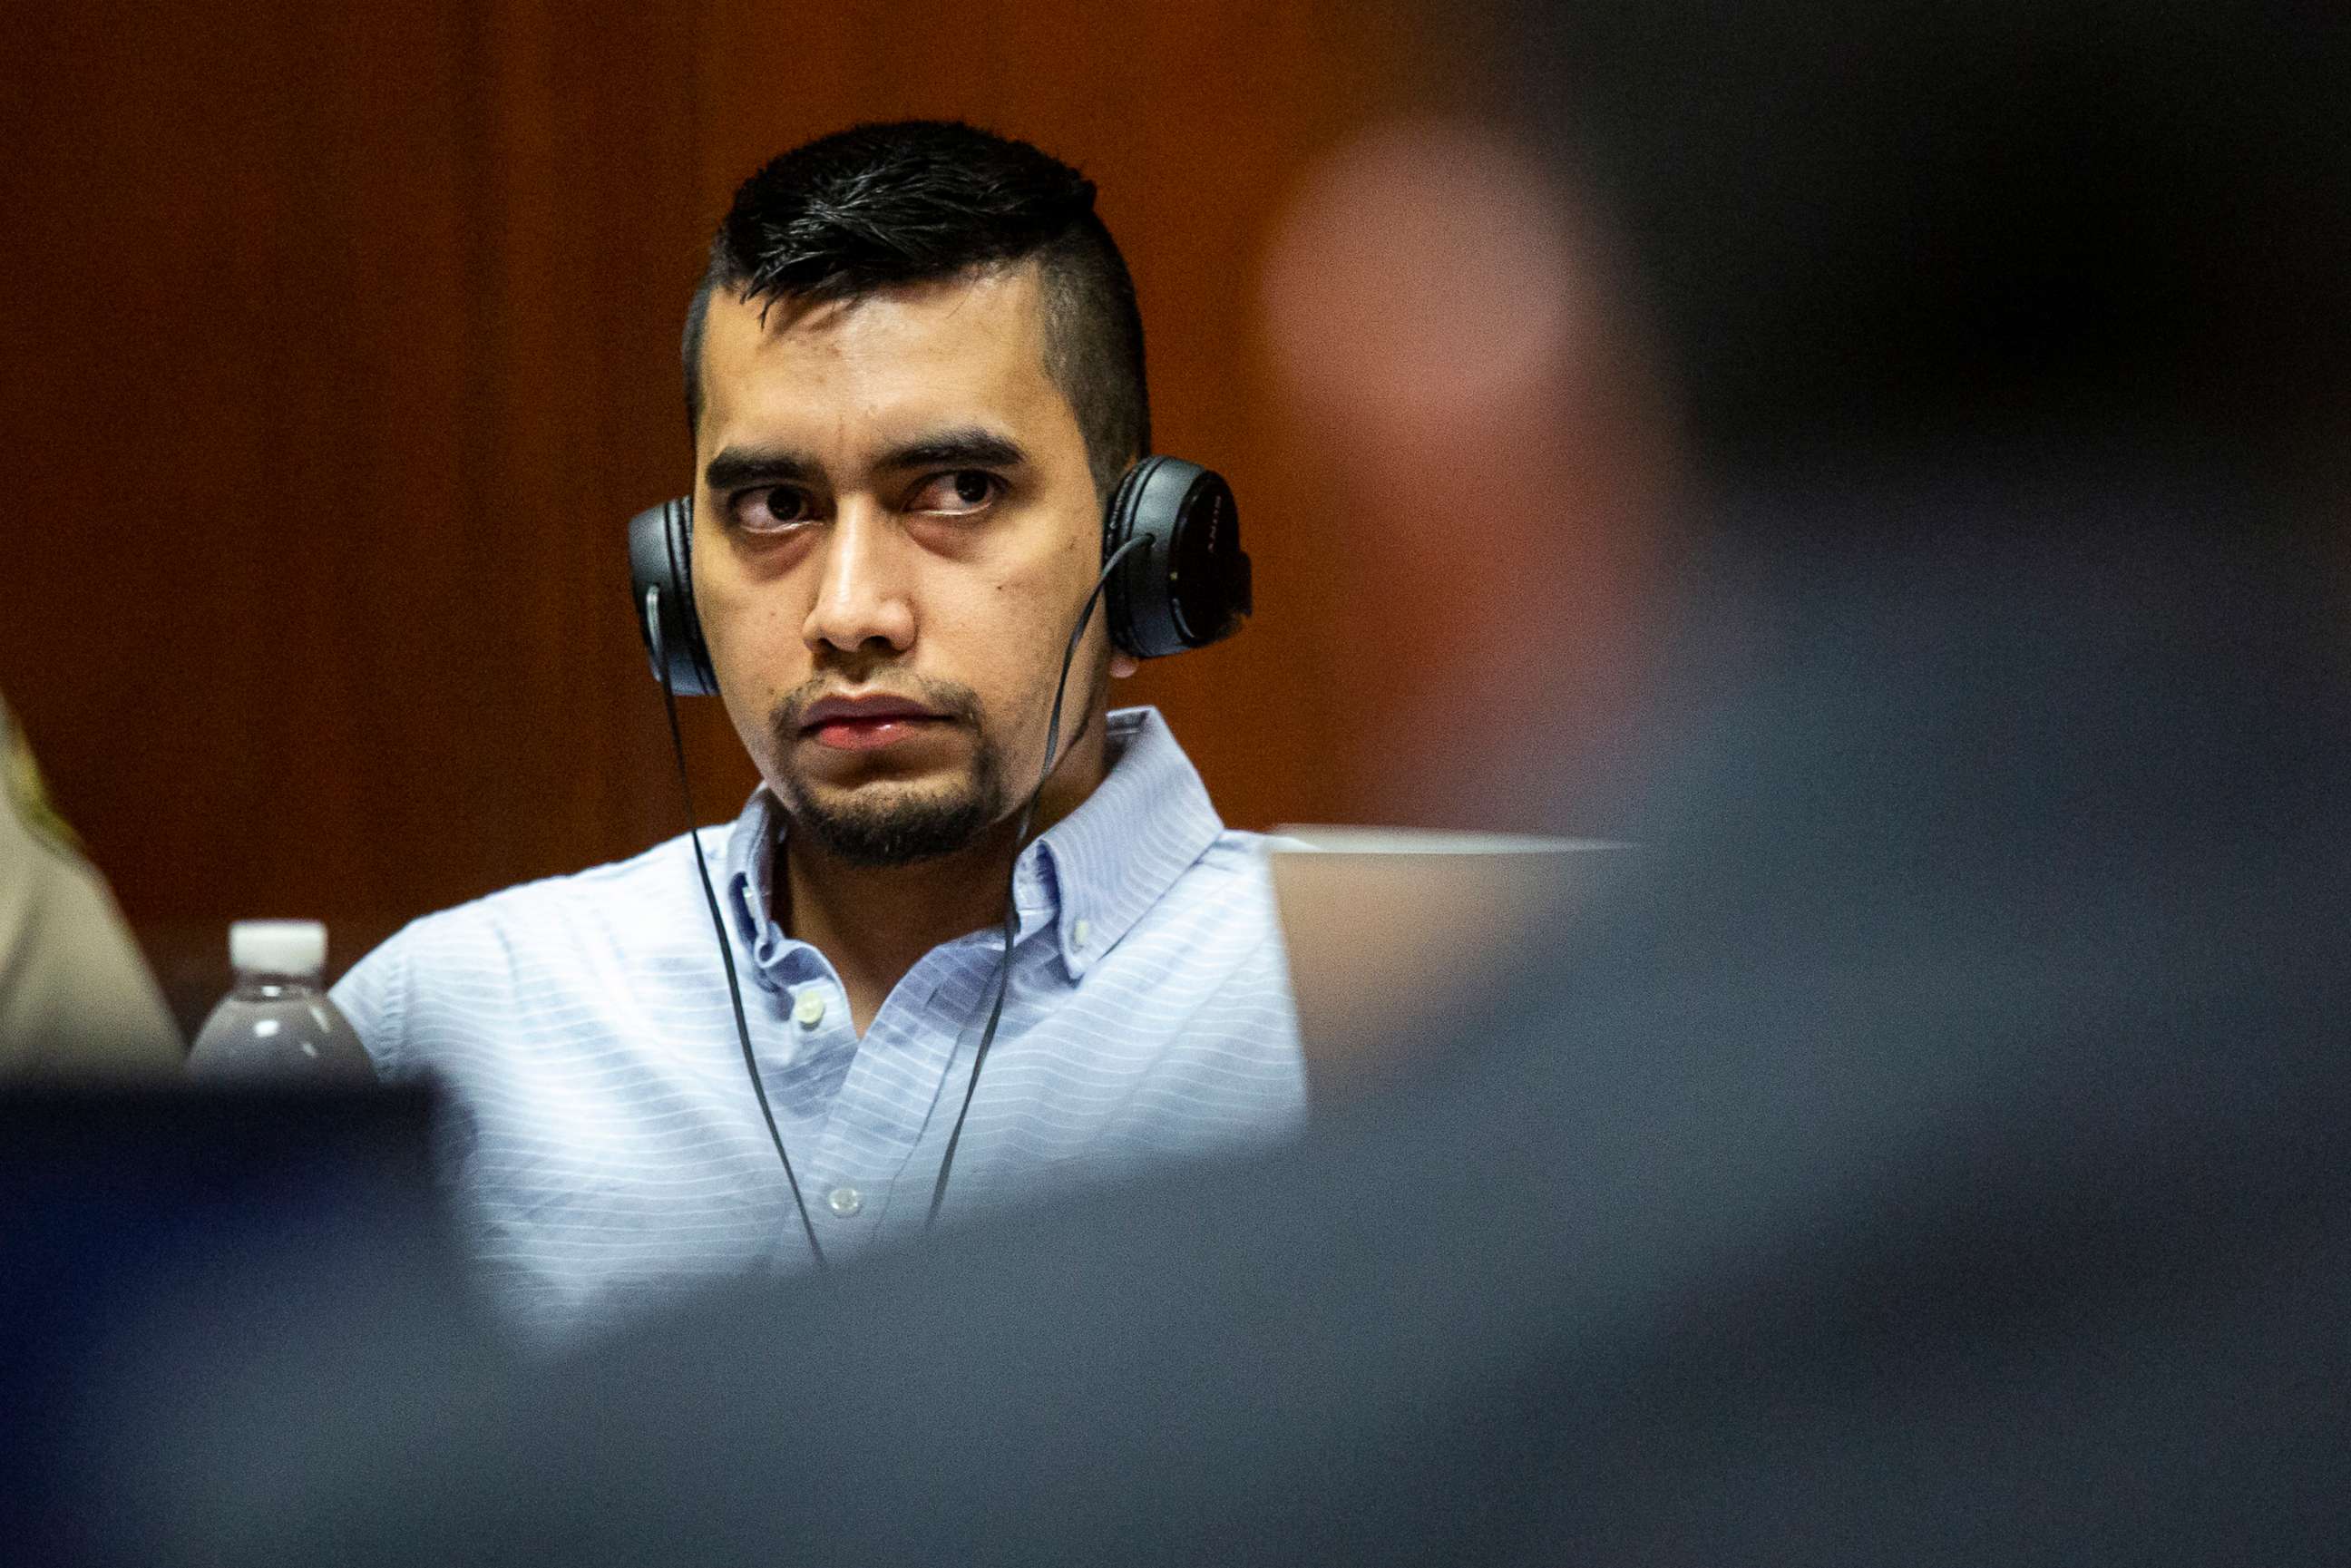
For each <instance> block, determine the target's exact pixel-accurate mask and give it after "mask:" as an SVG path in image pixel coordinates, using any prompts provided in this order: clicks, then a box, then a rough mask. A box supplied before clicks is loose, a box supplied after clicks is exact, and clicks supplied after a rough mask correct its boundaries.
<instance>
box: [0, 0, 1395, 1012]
mask: <svg viewBox="0 0 2351 1568" xmlns="http://www.w3.org/2000/svg"><path fill="white" fill-rule="evenodd" d="M1399 16H1400V13H1394V12H1388V11H1383V10H1380V9H1378V8H1370V9H1367V8H1366V7H1364V6H1363V5H1346V6H1336V5H1309V6H1303V7H1294V6H1293V7H1274V6H1265V5H1256V4H1247V3H1242V0H1199V3H1195V4H1187V5H1181V6H1148V7H1143V6H1138V7H1134V8H1132V9H1131V10H1128V11H1126V12H1124V13H1123V14H1110V13H1108V12H1106V11H1105V10H1104V9H1103V8H1098V7H1096V6H1093V5H1087V4H1082V3H1080V0H1009V3H989V0H960V3H953V4H950V3H945V0H933V3H911V4H902V5H889V6H872V7H842V6H833V5H827V6H812V5H811V6H788V5H772V4H756V3H753V0H694V3H685V4H678V5H638V4H618V3H613V0H601V3H591V4H563V5H558V4H555V3H554V0H395V3H384V0H378V3H376V4H371V5H350V6H342V5H328V6H320V5H308V4H296V3H294V0H193V3H186V0H183V3H182V4H176V5H151V4H145V3H143V0H141V3H132V4H117V5H108V4H103V3H96V0H74V3H71V4H37V5H16V6H12V7H11V22H10V31H11V33H12V34H13V35H14V42H13V43H12V46H11V48H10V53H11V55H12V57H13V58H12V60H11V63H10V65H9V67H8V75H9V77H10V91H9V92H8V93H7V94H5V95H0V146H5V147H6V148H7V149H8V152H7V155H6V156H5V158H0V211H5V232H6V235H7V245H6V254H7V256H8V264H7V265H8V287H6V289H5V293H0V331H4V332H5V340H0V375H4V376H5V380H0V431H5V441H0V505H5V508H6V522H5V528H6V539H7V548H6V550H5V555H0V563H5V564H0V572H5V588H0V690H5V692H6V694H7V696H8V700H9V701H10V702H11V703H12V704H13V705H14V706H16V710H17V712H18V714H19V716H20V717H21V718H22V720H23V721H24V724H25V726H26V729H27V731H28V732H29V734H30V735H31V737H32V738H33V740H34V742H35V744H36V747H37V750H38V753H39V755H40V758H41V760H42V762H43V764H44V766H45V768H47V773H48V775H49V778H50V782H51V784H52V787H53V789H54V791H55V793H56V794H57V797H58V800H59V801H60V803H61V805H62V806H63V808H64V809H65V810H66V811H67V813H68V816H69V817H70V818H71V819H72V820H73V821H75V822H76V824H77V825H78V827H79V828H80V829H81V831H82V832H83V833H84V835H85V837H86V838H87V840H88V841H89V844H90V846H91V849H92V852H93V854H94V855H95V857H96V858H97V860H98V861H99V863H100V864H101V866H102V867H103V869H104V870H105V871H106V872H107V873H109V875H110V876H111V877H112V879H113V881H114V883H115V885H116V888H117V890H118V892H119V894H120V897H121V899H122V902H123V904H124V905H125V906H126V908H127V909H128V911H129V912H130V913H131V915H132V917H133V919H134V921H135V922H136V923H137V924H138V925H139V927H140V929H141V934H142V936H145V937H146V939H147V940H148V943H149V946H150V948H151V951H152V952H153V953H154V954H155V956H157V959H158V962H159V965H160V967H162V968H163V970H164V971H165V977H166V981H167V985H168V986H170V987H171V988H172V989H173V991H174V993H175V1000H178V1001H180V1002H181V1004H182V1006H183V1010H185V1009H186V1008H188V1007H190V1006H193V1005H197V1004H199V1003H200V1002H201V999H202V998H203V996H204V994H205V993H206V992H208V991H209V990H210V989H211V988H213V986H214V985H215V984H216V983H217V980H218V977H219V973H220V970H221V969H222V967H223V966H221V965H220V963H219V961H218V958H217V956H216V955H217V954H218V952H219V946H220V944H221V940H222V938H221V936H220V932H221V928H222V925H223V924H224V923H225V922H226V921H227V920H229V919H231V918H233V917H235V916H239V915H264V914H272V915H274V914H315V915H319V916H322V917H324V918H326V919H328V920H329V921H330V922H332V923H333V925H334V927H335V935H336V942H337V946H338V952H337V954H336V956H337V958H338V960H348V959H349V958H350V957H352V956H356V954H357V952H358V951H359V950H360V948H361V947H363V946H365V945H366V944H368V943H370V942H371V941H372V940H374V939H376V938H377V937H379V936H381V935H383V934H385V933H386V932H388V931H389V930H390V929H392V927H393V926H395V925H397V924H398V923H400V922H401V921H402V920H405V919H407V918H409V917H412V916H413V915H417V914H421V913H423V912H425V911H427V910H430V909H434V908H436V907H440V906H442V905H445V904H452V903H455V902H457V901H460V900H463V899H465V898H469V897H471V896H474V895H475V894H480V893H483V892H486V891H487V890H489V889H492V888H496V887H498V886H501V885H504V884H506V883H512V882H516V881H518V880H521V879H525V878H529V877H535V876H540V875H545V874H548V873H556V872H560V871H564V870H569V869H572V868H576V867H579V866H582V865H586V864H590V863H591V862H597V861H601V860H605V859H609V858H611V857H613V856H617V855H622V854H625V853H628V852H633V851H634V850H636V849H638V848H640V847H642V846H643V845H644V844H646V843H648V842H650V841H653V840H655V839H657V838H660V837H663V836H665V835H667V834H669V833H670V832H673V831H675V829H676V827H677V825H678V823H679V806H678V800H677V787H676V780H675V779H674V775H673V773H672V770H671V767H670V764H669V760H668V758H667V756H666V744H667V743H666V739H665V737H664V732H663V728H662V720H661V716H660V707H659V696H658V694H657V692H656V690H655V688H654V687H653V685H652V683H651V682H650V681H649V680H648V679H647V678H646V676H645V673H644V667H643V657H642V654H641V653H640V652H639V649H638V646H637V643H636V639H635V635H634V632H633V631H632V623H631V622H630V620H629V619H628V615H627V612H626V610H625V609H624V602H623V601H624V600H625V597H626V594H625V583H626V573H625V568H624V566H623V562H622V529H621V525H622V521H623V520H624V519H625V518H626V517H627V516H628V515H629V514H630V513H631V512H632V511H633V510H635V509H636V508H637V507H641V506H643V505H645V504H648V503H650V502H651V501H653V500H655V499H658V498H659V497H662V496H664V495H667V494H670V493H672V492H674V491H675V490H677V489H679V488H680V487H681V486H683V484H684V480H685V477H686V464H687V456H688V452H687V446H686V441H685V435H684V420H683V415H682V413H681V409H680V399H679V390H678V381H677V369H676V338H677V330H678V325H679V320H680V316H681V313H682V309H683V306H684V298H685V296H686V294H687V292H688V290H689V288H690V287H691V286H692V283H693V281H694V279H695V276H696V275H697V272H698V270H699V267H700V262H701V256H702V247H703V245H704V243H705V238H706V236H707V234H708V232H709V230H710V228H711V226H712V225H713V224H714V223H715V222H716V218H717V216H718V214H720V213H721V212H722V211H723V210H724V208H725V204H726V199H727V196H728V194H729V193H730V192H731V191H732V189H733V187H734V185H735V183H737V181H738V180H739V179H741V178H742V176H743V175H745V174H746V173H747V172H749V171H750V170H751V169H752V168H753V167H755V166H756V165H757V164H758V162H761V161H762V160H763V159H764V158H766V157H767V156H768V155H769V154H771V153H773V152H777V151H779V150H781V149H782V148H784V147H786V146H788V145H790V144H792V143H793V142H796V141H800V140H803V139H805V138H807V137H809V136H811V135H814V134H817V133H820V132H821V131H827V130H831V129H833V128H836V127H838V126H840V125H841V124H844V123H848V122H850V121H852V120H860V119H872V118H881V117H893V116H899V115H905V114H925V115H944V116H959V117H964V118H968V119H971V120H976V121H978V122H980V123H983V124H987V125H989V126H992V127H995V128H998V129H1001V130H1005V131H1011V132H1013V133H1016V134H1019V135H1023V136H1026V137H1029V139H1031V140H1034V141H1038V142H1040V144H1041V145H1043V146H1045V147H1047V148H1048V149H1049V150H1051V151H1053V152H1057V153H1059V154H1060V155H1061V156H1063V157H1065V158H1067V159H1069V160H1071V161H1072V162H1076V163H1078V164H1080V165H1081V167H1083V168H1085V169H1086V170H1087V171H1088V172H1090V173H1091V174H1092V175H1093V176H1094V177H1095V179H1096V180H1097V181H1098V182H1099V183H1100V184H1101V187H1102V207H1103V211H1104V213H1105V215H1106V216H1107V218H1108V219H1109V221H1110V223H1111V225H1112V227H1113V231H1114V232H1116V233H1117V234H1118V235H1120V236H1121V239H1122V241H1123V244H1124V246H1125V247H1126V248H1127V250H1128V253H1129V256H1130V258H1131V261H1132V263H1133V266H1134V271H1135V273H1136V276H1137V279H1138V282H1139V284H1140V287H1141V289H1142V293H1143V298H1144V312H1145V317H1146V320H1147V323H1148V328H1149V330H1150V333H1151V355H1152V368H1153V383H1154V393H1155V414H1156V420H1157V428H1158V435H1159V444H1160V445H1161V447H1162V448H1163V449H1164V450H1167V451H1173V452H1177V453H1181V454H1184V455H1191V456H1195V457H1196V458H1198V459H1200V460H1203V461H1206V462H1209V463H1211V464H1214V465H1217V466H1219V467H1222V468H1223V469H1224V470H1225V471H1226V472H1227V473H1228V474H1229V475H1230V476H1232V478H1233V479H1234V481H1235V483H1236V485H1237V486H1238V490H1239V493H1240V495H1241V497H1242V501H1243V517H1244V520H1245V533H1246V537H1247V538H1248V540H1249V544H1250V547H1251V549H1252V550H1253V552H1254V554H1255V556H1256V559H1257V567H1258V580H1259V602H1260V606H1261V614H1260V616H1259V620H1258V622H1257V623H1256V624H1255V625H1254V626H1253V628H1252V629H1251V630H1250V631H1249V633H1248V634H1247V635H1246V636H1244V637H1243V638H1241V639H1240V640H1239V641H1238V642H1237V643H1232V644H1229V645H1228V646H1226V647H1224V648H1220V649H1217V650H1212V651H1209V652H1207V653H1200V654H1195V655H1191V656H1188V657H1186V658H1184V659H1180V660H1175V661H1170V662H1167V663H1165V664H1162V665H1158V666H1155V667H1154V668H1152V669H1150V670H1149V671H1147V672H1146V674H1144V676H1142V677H1140V678H1138V680H1137V681H1135V682H1134V683H1132V684H1131V685H1130V686H1129V688H1128V690H1129V692H1130V693H1131V694H1132V695H1133V696H1134V697H1135V698H1137V699H1140V700H1147V701H1153V702H1156V703H1158V704H1159V705H1161V706H1163V707H1164V708H1165V710H1166V711H1167V712H1168V713H1169V715H1170V716H1171V717H1172V719H1173V721H1174V723H1175V727H1176V729H1177V731H1178V733H1179V734H1180V735H1181V736H1182V737H1184V739H1185V741H1186V744H1187V745H1188V746H1189V747H1191V749H1192V751H1193V754H1194V756H1195V757H1196V758H1197V759H1198V761H1199V763H1200V765H1201V767H1202V769H1203V771H1204V772H1205V773H1206V774H1207V779H1208V780H1209V783H1210V785H1211V787H1212V788H1213V789H1214V790H1215V792H1216V794H1217V799H1218V800H1219V801H1220V802H1221V803H1222V805H1223V807H1224V809H1225V810H1226V813H1227V815H1228V819H1229V820H1231V821H1234V822H1236V823H1238V824H1241V825H1248V826H1261V825H1264V824H1267V823H1270V822H1271V821H1279V820H1283V819H1298V820H1347V819H1349V818H1350V817H1351V816H1353V814H1354V813H1355V811H1356V810H1357V806H1358V803H1359V801H1360V800H1362V799H1364V796H1363V795H1362V793H1361V785H1362V781H1363V779H1364V776H1365V775H1364V768H1365V767H1366V766H1369V765H1370V764H1369V763H1368V762H1367V761H1366V759H1365V758H1364V755H1363V754H1362V753H1361V752H1359V751H1358V750H1357V749H1356V747H1354V746H1353V743H1352V742H1351V739H1350V737H1351V735H1352V734H1353V733H1354V732H1356V731H1357V730H1359V729H1360V728H1362V727H1364V721H1365V720H1366V719H1367V718H1368V717H1370V716H1372V715H1373V714H1374V711H1375V707H1376V692H1375V690H1374V683H1375V679H1376V677H1375V674H1374V673H1373V672H1374V669H1375V667H1376V662H1375V660H1374V659H1372V658H1368V657H1365V656H1364V649H1365V648H1366V647H1367V646H1370V645H1372V644H1371V640H1369V639H1367V638H1366V636H1365V635H1364V631H1363V629H1361V628H1358V627H1352V626H1350V625H1348V624H1346V619H1347V617H1346V613H1345V607H1344V605H1343V603H1342V602H1340V601H1339V600H1338V599H1337V598H1336V597H1334V591H1333V589H1332V586H1331V577H1330V574H1329V573H1328V572H1327V571H1326V570H1322V568H1321V566H1320V565H1319V564H1318V563H1319V562H1320V561H1321V560H1322V557H1323V553H1324V552H1326V551H1328V550H1330V549H1332V548H1334V546H1336V545H1339V544H1341V543H1342V542H1343V541H1342V538H1341V535H1342V532H1343V523H1342V521H1341V520H1340V519H1336V518H1333V517H1328V516H1325V515H1322V514H1321V513H1319V512H1318V509H1317V507H1316V496H1317V493H1318V491H1319V490H1320V489H1321V485H1320V482H1319V480H1318V478H1317V476H1316V475H1315V473H1314V472H1313V467H1312V465H1311V462H1308V461H1305V460H1303V459H1302V457H1301V454H1300V453H1299V451H1298V450H1297V449H1296V442H1295V440H1294V439H1293V438H1290V437H1289V436H1286V435H1285V426H1284V424H1283V419H1282V410H1281V408H1280V404H1279V402H1278V400H1277V399H1276V398H1275V397H1274V396H1273V393H1272V391H1271V388H1270V384H1269V381H1268V377H1267V375H1266V373H1265V371H1264V369H1263V362H1264V361H1263V356H1262V354H1261V351H1260V350H1259V348H1258V347H1257V345H1256V342H1255V337H1254V334H1253V332H1252V330H1251V314H1252V311H1253V308H1254V301H1255V279H1254V268H1255V265H1256V261H1257V258H1258V256H1259V252H1260V247H1261V245H1262V242H1263V238H1264V235H1265V233H1266V230H1267V228H1268V225H1269V224H1270V222H1271V220H1272V218H1273V215H1274V214H1276V212H1277V211H1278V210H1279V208H1280V204H1281V202H1282V200H1283V198H1284V197H1285V195H1286V194H1287V193H1289V192H1290V190H1291V189H1292V188H1293V187H1294V185H1295V183H1296V182H1297V180H1298V178H1299V176H1300V174H1301V171H1302V170H1303V169H1304V168H1305V167H1306V166H1307V164H1308V163H1309V162H1310V160H1311V158H1312V157H1313V155H1314V154H1315V153H1317V152H1320V151H1322V150H1323V149H1325V148H1327V147H1328V146H1330V145H1331V144H1332V142H1333V141H1335V140H1336V139H1338V138H1339V137H1340V136H1342V135H1343V134H1344V133H1345V132H1346V131H1348V130H1350V129H1351V128H1353V127H1355V126H1357V125H1360V124H1362V123H1364V121H1366V120H1369V119H1371V118H1373V117H1375V116H1379V115H1382V114H1384V113H1387V112H1391V111H1393V110H1395V109H1396V108H1398V107H1399V106H1402V105H1405V104H1406V103H1408V102H1409V101H1410V100H1411V99H1413V98H1414V97H1415V96H1416V95H1417V94H1420V93H1421V92H1423V91H1424V84H1423V83H1421V82H1420V81H1418V80H1416V77H1415V74H1414V73H1415V72H1416V70H1418V69H1421V67H1416V66H1415V64H1414V63H1413V61H1414V57H1415V54H1416V49H1415V47H1414V46H1413V45H1411V44H1409V43H1408V42H1407V41H1406V40H1405V39H1404V38H1403V37H1401V36H1400V32H1399ZM695 706H697V707H699V708H700V709H701V710H702V711H697V712H695V713H693V714H691V715H690V724H691V727H692V728H691V737H690V740H691V746H692V749H693V753H694V756H695V765H696V767H697V768H698V769H699V775H698V779H697V785H698V789H699V792H700V800H701V803H702V806H703V812H702V814H703V815H704V816H705V818H716V817H723V816H725V815H726V813H727V812H728V811H729V810H731V809H732V807H733V805H734V803H735V801H736V800H739V799H740V797H741V795H742V793H743V791H744V790H746V789H747V788H748V787H749V786H750V784H751V782H752V781H753V776H752V774H751V771H750V768H749V766H748V764H747V762H746V761H745V760H744V759H743V758H742V757H741V756H740V754H739V752H738V750H737V747H736V746H735V743H734V740H733V737H732V736H731V734H730V733H729V732H728V731H727V729H726V724H725V721H724V718H723V716H721V715H720V714H719V713H718V712H717V711H716V706H715V705H695ZM338 967H340V964H339V966H338Z"/></svg>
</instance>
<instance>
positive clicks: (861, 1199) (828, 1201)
mask: <svg viewBox="0 0 2351 1568" xmlns="http://www.w3.org/2000/svg"><path fill="white" fill-rule="evenodd" d="M824 1204H825V1207H827V1208H830V1209H831V1210H832V1211H833V1213H835V1214H837V1215H839V1216H841V1218H843V1219H849V1218H854V1217H855V1216H856V1213H857V1211H858V1210H859V1209H861V1208H863V1207H865V1195H864V1194H863V1193H862V1192H860V1191H858V1190H857V1189H856V1188H855V1187H853V1186H837V1187H834V1188H833V1189H832V1190H831V1192H829V1193H826V1194H825V1195H824Z"/></svg>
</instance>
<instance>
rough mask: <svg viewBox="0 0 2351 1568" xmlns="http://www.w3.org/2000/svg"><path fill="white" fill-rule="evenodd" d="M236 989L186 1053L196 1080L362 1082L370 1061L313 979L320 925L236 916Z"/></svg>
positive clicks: (322, 938) (323, 933)
mask: <svg viewBox="0 0 2351 1568" xmlns="http://www.w3.org/2000/svg"><path fill="white" fill-rule="evenodd" d="M228 961H229V963H230V965H231V966H232V967H235V970H236V987H235V989H233V990H231V991H230V992H229V994H228V995H227V996H225V997H223V998H221V1002H220V1006H218V1007H216V1008H214V1009H213V1013H212V1017H210V1018H208V1019H205V1020H204V1028H203V1029H202V1030H199V1031H198V1032H197V1035H196V1043H195V1046H194V1047H193V1049H192V1050H191V1051H189V1052H188V1071H190V1072H191V1073H193V1074H194V1075H195V1076H197V1077H200V1078H281V1079H305V1080H309V1081H311V1082H364V1081H366V1080H369V1079H372V1078H373V1077H374V1076H375V1068H374V1065H373V1064H372V1063H371V1062H370V1061H368V1054H367V1051H366V1050H365V1049H364V1048H362V1047H361V1046H360V1040H359V1036H358V1034H357V1033H355V1032H354V1031H353V1030H352V1029H351V1026H350V1021H349V1020H348V1019H345V1018H344V1017H343V1015H342V1014H341V1013H340V1012H337V1011H336V1010H335V1004H334V1003H332V1002H330V1001H329V1000H328V999H327V993H326V991H325V990H324V989H323V988H321V987H320V985H319V975H320V974H321V972H322V971H324V969H325V968H326V967H327V928H326V927H325V926H324V925H320V924H319V922H317V921H315V920H240V921H237V922H236V923H235V924H234V925H231V926H230V927H229V928H228Z"/></svg>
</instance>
